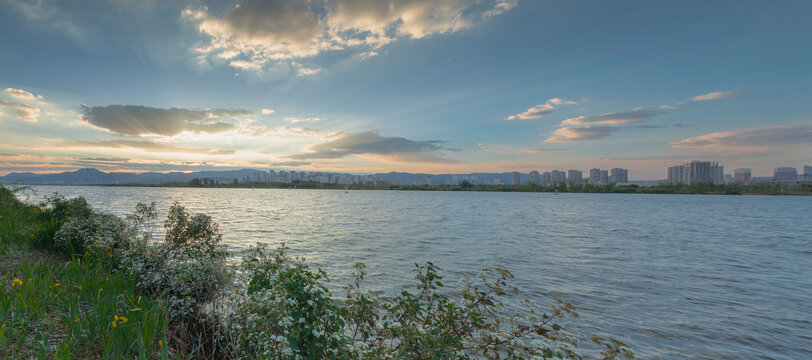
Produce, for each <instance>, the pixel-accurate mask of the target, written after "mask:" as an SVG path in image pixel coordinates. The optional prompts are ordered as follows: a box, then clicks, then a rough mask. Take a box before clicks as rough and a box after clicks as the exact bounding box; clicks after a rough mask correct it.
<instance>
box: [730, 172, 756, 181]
mask: <svg viewBox="0 0 812 360" xmlns="http://www.w3.org/2000/svg"><path fill="white" fill-rule="evenodd" d="M752 172H753V171H752V170H751V169H745V168H741V169H736V170H733V181H735V182H738V183H746V182H748V181H750V177H751V176H752Z"/></svg>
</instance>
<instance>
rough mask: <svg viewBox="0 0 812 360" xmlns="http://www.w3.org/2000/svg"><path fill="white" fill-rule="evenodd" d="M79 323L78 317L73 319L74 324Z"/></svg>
mask: <svg viewBox="0 0 812 360" xmlns="http://www.w3.org/2000/svg"><path fill="white" fill-rule="evenodd" d="M78 322H79V317H78V316H75V317H74V318H73V323H74V324H76V323H78Z"/></svg>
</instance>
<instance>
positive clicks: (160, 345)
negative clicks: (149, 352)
mask: <svg viewBox="0 0 812 360" xmlns="http://www.w3.org/2000/svg"><path fill="white" fill-rule="evenodd" d="M163 346H164V341H163V340H161V339H158V347H163Z"/></svg>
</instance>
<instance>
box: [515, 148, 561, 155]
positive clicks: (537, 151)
mask: <svg viewBox="0 0 812 360" xmlns="http://www.w3.org/2000/svg"><path fill="white" fill-rule="evenodd" d="M561 151H564V150H563V149H519V153H522V154H538V153H547V152H561Z"/></svg>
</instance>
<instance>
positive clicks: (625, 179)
mask: <svg viewBox="0 0 812 360" xmlns="http://www.w3.org/2000/svg"><path fill="white" fill-rule="evenodd" d="M611 181H612V182H613V183H615V184H628V183H629V170H627V169H621V168H614V169H612V178H611Z"/></svg>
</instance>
